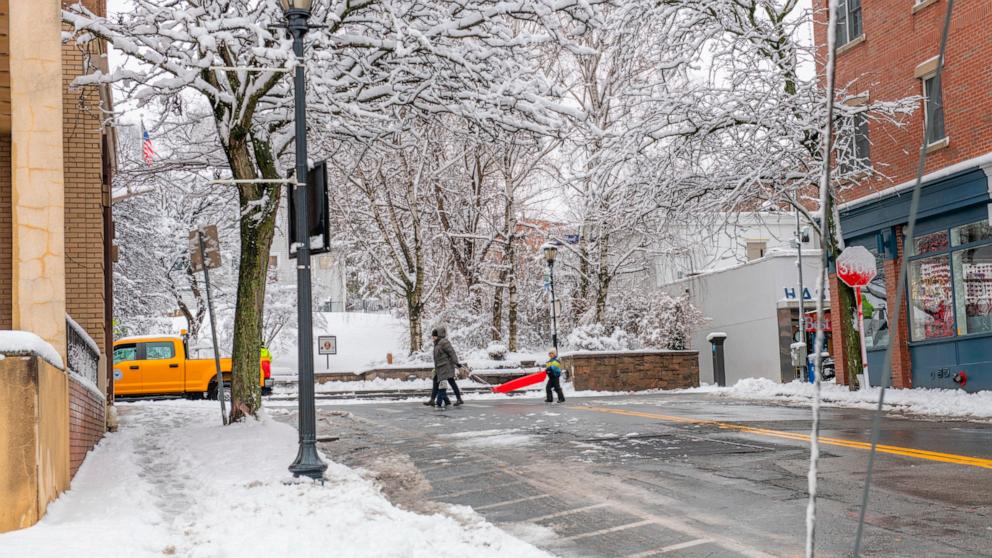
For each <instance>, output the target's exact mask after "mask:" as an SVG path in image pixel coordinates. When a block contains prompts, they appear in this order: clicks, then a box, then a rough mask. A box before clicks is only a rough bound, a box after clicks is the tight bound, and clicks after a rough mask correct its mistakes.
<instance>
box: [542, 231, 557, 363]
mask: <svg viewBox="0 0 992 558" xmlns="http://www.w3.org/2000/svg"><path fill="white" fill-rule="evenodd" d="M541 249H542V250H544V259H545V261H547V262H548V276H549V277H550V278H551V326H552V328H553V329H552V333H551V343H552V344H553V345H554V347H555V354H556V355H557V354H558V301H557V299H555V258H556V257H558V247H557V246H555V245H554V244H545V245H544V247H543V248H541Z"/></svg>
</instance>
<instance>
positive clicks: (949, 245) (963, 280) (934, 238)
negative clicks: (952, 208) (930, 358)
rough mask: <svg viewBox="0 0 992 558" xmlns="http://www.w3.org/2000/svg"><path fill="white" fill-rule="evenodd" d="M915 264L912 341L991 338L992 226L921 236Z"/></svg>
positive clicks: (916, 245) (912, 271) (916, 244)
mask: <svg viewBox="0 0 992 558" xmlns="http://www.w3.org/2000/svg"><path fill="white" fill-rule="evenodd" d="M913 245H914V249H915V250H914V253H915V254H916V255H915V256H914V257H913V259H912V260H911V261H910V285H909V287H910V322H911V324H912V338H913V341H924V340H927V339H938V338H942V337H952V336H954V335H971V334H978V333H992V226H990V225H989V222H988V221H987V220H984V221H978V222H975V223H969V224H967V225H960V226H956V227H953V228H950V229H945V230H942V231H937V232H934V233H928V234H924V235H920V236H917V237H916V238H915V239H914V243H913Z"/></svg>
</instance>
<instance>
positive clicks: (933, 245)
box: [913, 231, 949, 256]
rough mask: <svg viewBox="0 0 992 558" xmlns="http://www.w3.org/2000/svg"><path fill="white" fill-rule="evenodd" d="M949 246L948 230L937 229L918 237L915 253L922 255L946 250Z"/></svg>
mask: <svg viewBox="0 0 992 558" xmlns="http://www.w3.org/2000/svg"><path fill="white" fill-rule="evenodd" d="M948 246H949V245H948V243H947V231H937V232H935V233H930V234H924V235H920V236H918V237H916V242H915V243H914V252H913V253H914V254H915V255H917V256H922V255H924V254H931V253H933V252H946V251H947V248H948Z"/></svg>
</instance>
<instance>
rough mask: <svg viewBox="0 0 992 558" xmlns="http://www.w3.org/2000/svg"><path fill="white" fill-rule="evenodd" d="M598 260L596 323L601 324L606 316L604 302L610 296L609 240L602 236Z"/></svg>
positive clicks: (607, 237)
mask: <svg viewBox="0 0 992 558" xmlns="http://www.w3.org/2000/svg"><path fill="white" fill-rule="evenodd" d="M598 248H599V258H598V261H597V263H596V323H598V324H601V323H603V318H604V317H605V315H606V300H607V297H608V296H609V294H610V281H611V279H612V277H611V276H610V269H609V265H610V238H609V236H608V235H604V236H603V237H601V238H600V239H599V246H598Z"/></svg>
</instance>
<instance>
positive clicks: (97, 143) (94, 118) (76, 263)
mask: <svg viewBox="0 0 992 558" xmlns="http://www.w3.org/2000/svg"><path fill="white" fill-rule="evenodd" d="M90 49H91V52H92V56H99V54H100V53H99V52H98V51H97V49H96V48H95V47H90ZM85 54H86V53H85V52H83V51H81V50H80V47H79V46H77V45H76V44H75V43H69V44H66V45H65V46H64V47H63V50H62V81H63V86H64V89H63V107H64V108H63V119H62V121H63V122H62V123H63V156H64V160H65V252H66V262H65V270H66V311H67V312H68V313H69V315H70V316H72V317H73V319H75V320H76V321H77V322H78V323H79V324H80V325H81V326H83V328H84V329H86V331H87V333H89V335H90V337H92V338H93V340H94V341H96V342H97V344H98V345H99V346H100V350H101V352H103V353H106V339H105V335H104V331H105V326H106V319H105V308H104V302H105V298H104V297H105V296H106V294H105V293H104V273H105V271H107V270H105V269H104V261H103V243H104V238H103V203H104V196H103V192H104V188H103V154H102V141H103V132H102V129H101V124H102V114H101V111H100V93H99V90H98V89H97V88H95V87H86V88H74V87H72V86H71V85H70V84H71V82H72V80H73V79H75V78H76V77H77V76H79V75H80V74H82V73H83V71H84V69H85V64H86V57H85Z"/></svg>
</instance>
